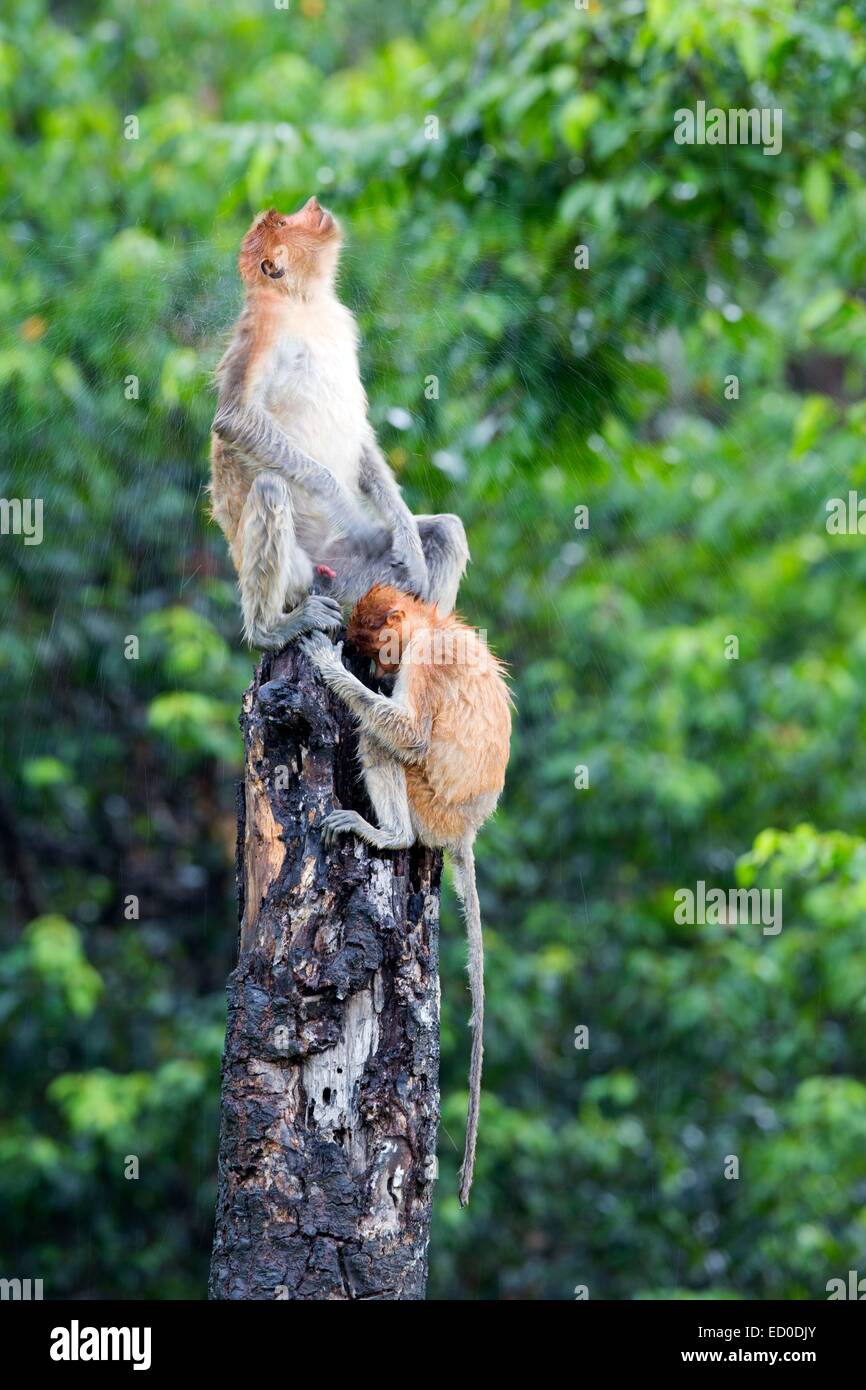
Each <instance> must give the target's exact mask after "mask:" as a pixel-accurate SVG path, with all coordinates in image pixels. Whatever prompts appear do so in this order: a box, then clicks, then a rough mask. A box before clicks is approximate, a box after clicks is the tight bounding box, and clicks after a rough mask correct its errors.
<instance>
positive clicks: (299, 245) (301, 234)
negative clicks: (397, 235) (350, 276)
mask: <svg viewBox="0 0 866 1390" xmlns="http://www.w3.org/2000/svg"><path fill="white" fill-rule="evenodd" d="M340 241H341V232H340V227H339V223H338V222H337V221H336V219H335V218H334V217H333V216H332V215H331V213H329V212H326V211H325V210H324V208H322V207H320V206H319V203H318V202H317V201H316V199H315V198H310V199H309V200H308V202H306V203H305V204H304V206H303V207H302V208H301V210H300V212H295V213H292V215H291V216H287V215H286V214H285V213H281V212H277V209H276V208H269V209H268V210H267V211H266V212H260V213H259V214H258V215H257V216H256V217H255V218H254V219H253V224H252V226H251V227H250V229H249V231H248V232H247V234H246V236H245V237H244V239H243V241H242V242H241V250H240V255H239V256H238V269H239V270H240V273H241V279H242V280H243V281H244V283H245V284H247V285H253V284H256V283H257V282H258V281H259V280H260V278H261V274H262V264H263V263H264V264H265V265H267V266H268V267H269V269H271V268H272V269H273V270H275V271H277V272H282V273H281V274H278V275H277V276H276V278H274V279H272V280H271V285H272V286H273V287H275V288H276V289H277V291H278V292H279V291H280V290H281V289H282V288H285V289H288V283H287V284H286V286H285V287H282V286H281V283H280V282H281V281H282V280H284V279H285V280H286V281H287V282H291V281H293V280H294V281H298V280H300V281H303V280H307V279H309V278H310V277H311V276H313V274H314V273H315V270H316V267H317V264H318V261H319V259H320V257H321V256H322V254H323V252H324V251H325V250H327V249H329V248H333V252H334V253H336V251H337V250H338V248H339V244H340Z"/></svg>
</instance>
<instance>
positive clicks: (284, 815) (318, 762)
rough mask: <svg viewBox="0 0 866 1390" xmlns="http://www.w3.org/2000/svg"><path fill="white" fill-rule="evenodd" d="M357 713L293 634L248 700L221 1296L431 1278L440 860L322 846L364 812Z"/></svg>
mask: <svg viewBox="0 0 866 1390" xmlns="http://www.w3.org/2000/svg"><path fill="white" fill-rule="evenodd" d="M356 673H358V672H357V671H356ZM353 724H354V721H353V719H352V717H351V716H350V715H349V714H348V712H347V711H345V710H344V709H343V708H342V706H340V705H339V703H338V702H337V701H336V700H334V699H333V698H332V697H331V696H330V695H329V694H328V692H327V691H325V690H324V688H323V687H322V685H321V684H320V683H319V682H318V680H317V678H316V676H315V674H314V671H313V668H312V666H311V665H310V664H309V662H308V661H307V660H306V658H305V657H304V656H303V655H302V654H301V653H300V652H298V651H297V650H296V649H293V648H289V649H288V650H286V651H284V652H281V653H280V654H279V655H277V656H266V657H265V658H264V660H263V662H262V665H261V667H260V668H259V669H258V671H257V672H256V675H255V677H254V679H253V682H252V684H251V685H250V687H249V688H248V689H247V691H246V693H245V696H244V703H243V712H242V715H241V726H242V729H243V732H244V745H245V766H244V783H243V789H242V791H241V794H240V797H239V803H240V804H239V818H238V856H237V868H238V891H239V918H240V930H239V943H238V961H237V965H236V967H235V969H234V970H233V972H232V974H231V976H230V978H229V982H228V1026H227V1032H226V1041H225V1052H224V1056H223V1079H222V1101H221V1122H220V1140H219V1188H218V1194H217V1210H216V1230H215V1235H214V1246H213V1257H212V1262H211V1277H210V1297H211V1298H215V1299H295V1300H303V1301H309V1300H319V1299H376V1300H382V1299H422V1298H423V1297H424V1293H425V1285H426V1278H427V1244H428V1235H429V1223H430V1208H431V1202H432V1193H433V1180H434V1178H435V1175H436V1158H435V1154H436V1136H437V1130H438V1123H439V1086H438V1068H439V1017H438V925H439V879H440V872H441V860H440V858H439V856H438V855H434V854H433V853H432V852H431V851H429V850H424V849H414V850H412V851H410V852H405V851H404V852H399V853H395V854H381V853H380V854H376V852H374V851H373V850H372V849H370V848H369V847H368V846H366V845H363V844H361V843H360V842H359V841H358V840H356V839H355V838H354V837H348V838H347V839H345V840H343V841H341V842H340V844H339V845H337V846H335V847H333V848H331V849H330V850H328V851H323V849H322V846H321V842H320V837H319V829H318V827H319V825H320V824H321V821H322V818H323V816H324V815H325V814H326V813H327V811H328V810H330V809H331V807H332V804H333V799H334V797H335V796H336V798H337V801H338V803H339V804H340V805H343V806H351V807H354V808H356V809H358V810H360V811H361V812H362V814H364V815H366V816H368V817H369V816H370V814H371V812H370V808H369V806H367V805H366V803H365V799H364V793H363V789H362V787H361V785H360V781H359V778H358V774H357V764H356V757H355V754H356V743H355V735H354V730H353Z"/></svg>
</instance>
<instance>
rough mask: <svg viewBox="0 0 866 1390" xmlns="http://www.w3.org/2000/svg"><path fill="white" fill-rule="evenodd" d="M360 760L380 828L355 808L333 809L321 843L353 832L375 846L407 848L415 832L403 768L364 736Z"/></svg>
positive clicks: (325, 825)
mask: <svg viewBox="0 0 866 1390" xmlns="http://www.w3.org/2000/svg"><path fill="white" fill-rule="evenodd" d="M361 762H362V765H363V769H364V782H365V785H366V787H367V794H368V796H369V798H370V801H371V802H372V804H373V810H374V811H375V813H376V819H377V821H378V822H379V828H378V829H377V828H376V826H375V825H371V824H370V822H369V821H366V820H364V817H363V816H360V815H358V812H357V811H332V812H331V814H330V815H329V816H327V817H326V819H325V823H324V832H323V835H322V839H323V841H324V843H325V844H326V845H330V844H332V843H333V841H334V839H335V838H336V836H338V835H348V834H355V835H357V836H358V838H359V839H361V840H365V841H366V843H367V844H368V845H372V846H373V847H374V848H375V849H408V848H409V846H410V845H412V844H414V843H415V832H414V830H413V828H412V817H411V816H410V814H409V800H408V797H407V795H406V776H405V773H404V772H403V769H402V767H400V765H399V763H395V762H393V761H392V760H391V759H390V758H385V757H382V756H381V754H379V755H378V756H377V753H376V750H375V748H374V747H373V746H372V745H371V744H370V743H369V741H368V740H366V739H362V740H361Z"/></svg>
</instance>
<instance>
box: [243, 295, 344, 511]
mask: <svg viewBox="0 0 866 1390" xmlns="http://www.w3.org/2000/svg"><path fill="white" fill-rule="evenodd" d="M269 355H270V370H269V372H268V373H267V377H266V379H267V381H268V386H267V390H266V394H265V396H264V398H263V401H262V403H263V404H264V405H265V406H266V407H267V408H268V410H270V411H271V412H272V413H273V414H274V415H275V416H276V418H277V419H278V420H279V422H280V424H281V425H282V427H283V429H284V430H285V431H286V433H287V434H288V435H289V437H290V439H292V440H293V442H294V443H296V444H297V445H298V447H299V448H300V449H303V450H304V452H305V453H308V454H310V456H311V457H312V458H314V459H315V460H316V461H317V462H318V463H321V464H324V465H325V467H327V468H329V469H330V470H331V471H332V472H333V473H334V474H336V476H337V477H339V478H340V479H341V480H342V481H343V482H345V483H346V484H347V485H349V486H350V487H351V486H353V485H354V484H355V483H356V480H357V476H358V464H359V461H360V457H361V449H362V446H363V443H364V440H365V437H366V433H367V428H368V426H367V397H366V394H365V392H364V388H363V386H362V385H361V376H360V371H359V367H358V348H357V328H356V326H355V320H354V319H353V317H352V315H351V314H350V313H349V310H348V309H346V307H345V306H344V305H342V304H340V302H339V301H338V300H337V299H335V298H334V297H333V296H330V295H328V296H327V297H323V298H321V299H316V300H315V301H310V302H306V301H302V302H296V301H291V302H290V303H289V304H288V305H287V308H286V310H285V312H284V313H283V314H282V315H281V318H280V322H279V326H278V330H277V333H276V335H275V338H274V341H273V344H272V346H271V349H270V354H269Z"/></svg>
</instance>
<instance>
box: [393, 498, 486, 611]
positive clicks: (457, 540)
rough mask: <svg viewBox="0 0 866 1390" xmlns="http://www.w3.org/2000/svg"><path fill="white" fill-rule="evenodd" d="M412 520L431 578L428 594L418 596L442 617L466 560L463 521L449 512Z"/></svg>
mask: <svg viewBox="0 0 866 1390" xmlns="http://www.w3.org/2000/svg"><path fill="white" fill-rule="evenodd" d="M415 520H416V521H417V522H418V534H419V535H420V537H421V545H422V547H423V550H424V557H425V559H426V561H427V573H428V575H429V576H430V583H429V588H428V591H427V593H426V594H422V595H421V597H422V598H425V599H427V601H428V602H429V603H435V604H436V606H437V607H438V609H439V612H440V613H441V614H442V615H443V616H444V615H446V614H448V613H450V612H451V611H452V609H453V607H454V605H455V603H456V602H457V590H458V589H459V587H460V580H461V579H462V578H463V575H464V573H465V571H466V565H467V562H468V560H469V546H468V544H467V541H466V532H465V530H464V529H463V522H462V521H461V520H460V518H459V516H454V515H452V514H451V513H448V512H443V513H442V515H441V516H419V517H416V518H415ZM398 587H399V585H398Z"/></svg>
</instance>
